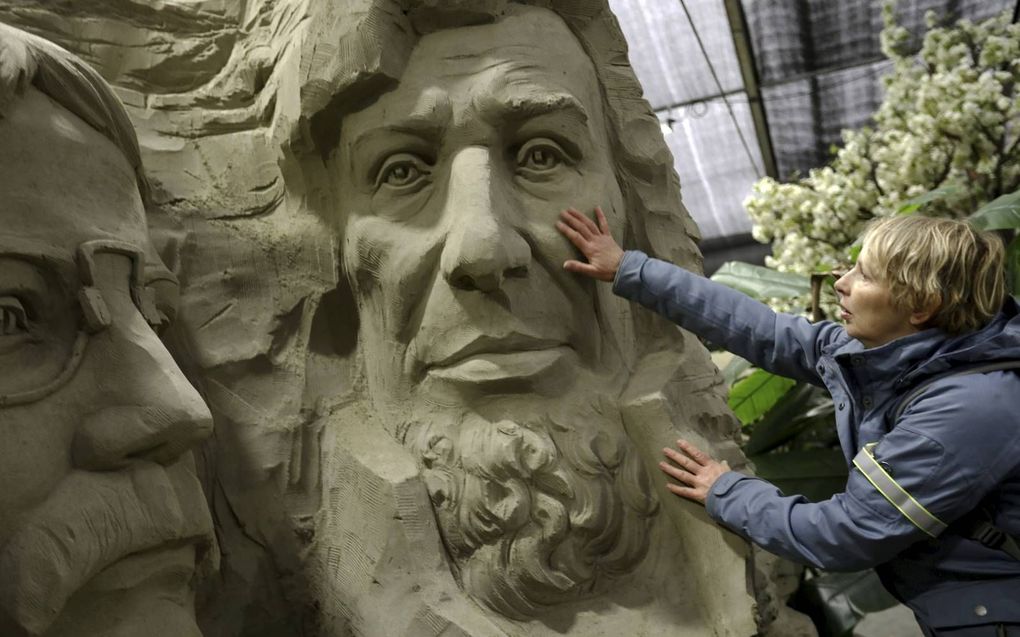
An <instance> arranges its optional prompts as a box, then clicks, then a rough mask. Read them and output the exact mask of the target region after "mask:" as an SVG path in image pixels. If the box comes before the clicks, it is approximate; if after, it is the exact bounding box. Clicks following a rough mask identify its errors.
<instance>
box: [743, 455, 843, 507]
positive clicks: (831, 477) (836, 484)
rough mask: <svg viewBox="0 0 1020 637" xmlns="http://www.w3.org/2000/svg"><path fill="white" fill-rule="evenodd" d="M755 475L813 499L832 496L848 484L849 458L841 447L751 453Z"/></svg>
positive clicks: (814, 500) (793, 492) (791, 492)
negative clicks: (753, 454) (847, 463)
mask: <svg viewBox="0 0 1020 637" xmlns="http://www.w3.org/2000/svg"><path fill="white" fill-rule="evenodd" d="M748 459H749V460H751V461H752V462H753V463H754V466H755V475H757V476H758V477H760V478H764V479H765V480H768V481H769V482H771V483H773V484H774V485H776V486H777V487H779V489H780V490H781V491H782V492H783V493H785V494H787V495H792V494H799V495H803V496H804V497H806V498H807V499H809V500H811V501H812V502H821V501H822V500H828V499H829V498H831V497H832V496H833V495H834V494H836V493H840V492H842V491H843V490H844V489H845V488H846V480H847V466H846V458H845V457H844V456H843V452H842V451H841V450H839V449H801V450H798V451H779V452H774V453H766V454H762V455H757V456H749V457H748Z"/></svg>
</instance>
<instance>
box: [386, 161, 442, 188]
mask: <svg viewBox="0 0 1020 637" xmlns="http://www.w3.org/2000/svg"><path fill="white" fill-rule="evenodd" d="M428 168H429V167H428V164H426V163H425V162H424V161H422V159H421V158H420V157H417V156H415V155H411V154H408V153H399V154H397V155H393V156H391V157H389V158H387V159H386V161H385V162H383V165H382V168H380V169H379V176H378V178H377V179H376V185H377V186H389V187H390V188H408V187H411V186H415V185H419V184H421V183H423V182H424V179H425V177H426V176H427V175H428Z"/></svg>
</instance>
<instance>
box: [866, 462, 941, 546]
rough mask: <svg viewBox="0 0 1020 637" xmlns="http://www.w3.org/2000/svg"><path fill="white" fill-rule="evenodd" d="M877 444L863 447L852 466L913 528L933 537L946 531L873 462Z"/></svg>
mask: <svg viewBox="0 0 1020 637" xmlns="http://www.w3.org/2000/svg"><path fill="white" fill-rule="evenodd" d="M876 444H878V443H875V442H872V443H869V444H866V445H864V447H862V448H861V450H860V452H858V454H857V455H856V456H855V457H854V466H855V467H857V468H858V469H860V470H861V473H863V474H864V477H865V478H867V479H868V482H870V483H871V484H872V486H874V487H875V488H876V489H878V492H879V493H881V494H882V495H883V496H884V497H885V499H886V500H888V501H889V502H890V503H891V504H892V505H893V506H894V507H896V509H897V510H899V512H900V513H902V514H903V515H904V517H906V518H907V519H908V520H910V521H911V522H912V523H913V525H914V526H916V527H917V528H919V529H921V530H922V531H924V532H925V533H927V534H928V535H930V536H932V537H935V536H937V535H939V534H940V533H942V532H943V531H945V530H946V525H945V523H943V522H942V520H940V519H938V518H937V517H935V516H934V515H932V514H931V513H929V512H928V509H926V508H924V507H923V506H921V503H920V502H918V501H917V500H915V499H914V498H913V496H911V495H910V494H909V493H907V492H906V490H905V489H904V488H903V487H901V486H900V485H899V484H897V482H896V481H895V480H893V479H892V476H890V475H889V474H888V473H887V472H886V470H885V469H883V468H882V465H880V464H879V463H878V461H877V460H875V456H874V454H872V452H871V450H872V449H873V448H874V447H875V445H876Z"/></svg>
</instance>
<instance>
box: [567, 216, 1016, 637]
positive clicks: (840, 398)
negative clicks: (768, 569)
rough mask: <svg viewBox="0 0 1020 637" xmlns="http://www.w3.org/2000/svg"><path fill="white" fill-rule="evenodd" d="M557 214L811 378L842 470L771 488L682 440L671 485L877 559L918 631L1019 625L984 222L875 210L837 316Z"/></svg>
mask: <svg viewBox="0 0 1020 637" xmlns="http://www.w3.org/2000/svg"><path fill="white" fill-rule="evenodd" d="M595 216H596V220H595V221H593V220H592V219H590V218H589V217H587V216H586V215H584V214H582V213H580V212H578V211H576V210H567V211H565V212H564V213H563V214H562V215H561V218H560V221H559V222H558V223H557V227H558V228H559V229H560V231H561V232H562V233H563V234H564V235H565V236H566V237H567V238H568V239H569V240H570V241H571V242H572V243H573V244H574V245H575V246H576V247H577V249H578V250H579V251H580V252H581V254H582V255H583V256H584V257H585V259H586V262H582V261H578V260H571V261H567V262H566V263H564V268H566V269H567V270H569V271H572V272H576V273H579V274H582V275H585V276H589V277H592V278H595V279H599V280H602V281H608V282H612V284H613V291H614V292H615V293H616V294H618V295H620V296H622V297H625V298H627V299H630V300H633V301H637V302H638V303H640V304H642V305H644V306H645V307H648V308H649V309H652V310H654V311H656V312H658V313H659V314H661V315H663V316H665V317H666V318H668V319H670V320H672V321H673V322H675V323H677V324H678V325H680V326H682V327H684V328H686V329H688V330H690V331H692V332H694V333H695V334H697V335H699V336H701V337H703V338H705V339H708V340H709V341H712V342H714V343H717V344H719V345H721V346H723V347H725V348H726V349H727V350H729V351H731V352H733V353H735V354H737V355H739V356H743V357H744V358H746V359H748V360H750V361H751V362H753V363H754V364H756V365H758V366H760V367H763V368H765V369H767V370H769V371H772V372H775V373H778V374H782V375H784V376H788V377H791V378H796V379H799V380H803V381H807V382H810V383H813V384H815V385H819V386H823V387H825V388H826V389H827V390H828V391H829V393H830V394H831V395H832V398H833V401H834V403H835V405H836V411H835V413H836V428H837V430H838V433H839V439H840V443H841V445H842V448H843V452H844V454H845V456H846V459H847V462H848V464H850V465H851V472H850V477H849V479H848V481H847V485H846V489H845V491H844V492H843V493H839V494H837V495H835V496H833V497H832V498H831V499H829V500H827V501H824V502H817V503H813V502H809V501H808V500H807V499H805V498H804V497H802V496H796V495H794V496H785V495H783V494H782V493H781V492H780V491H779V490H778V489H777V488H776V487H775V486H773V485H771V484H769V483H768V482H766V481H764V480H760V479H757V478H753V477H751V476H747V475H743V474H740V473H737V472H734V471H730V470H729V468H728V467H727V466H725V464H721V463H718V462H716V461H714V460H713V459H712V458H710V457H708V456H707V455H706V454H705V453H703V452H701V451H700V450H699V449H697V448H695V447H694V446H692V445H690V444H689V443H687V442H684V441H678V442H677V447H678V448H677V449H664V450H663V452H664V454H665V456H666V461H664V462H662V463H661V464H660V468H661V469H662V471H663V472H664V473H666V474H667V475H668V476H670V477H671V478H673V479H675V482H673V481H671V482H670V484H669V489H670V490H671V491H672V492H673V493H675V494H676V495H678V496H681V497H684V498H689V499H691V500H694V501H697V502H701V503H703V504H704V505H705V506H706V507H707V510H708V513H709V515H711V516H712V518H713V519H715V520H716V521H718V522H719V523H721V524H723V525H724V526H726V527H728V528H729V529H731V530H733V531H735V532H737V533H739V534H741V535H743V536H744V537H746V538H748V539H749V540H751V541H753V542H755V543H756V544H758V545H760V546H762V547H763V548H765V549H767V550H769V551H771V552H773V553H776V554H778V555H781V556H783V557H786V558H789V559H792V560H795V561H798V562H802V563H806V564H811V565H814V566H817V567H819V568H824V569H831V570H856V569H863V568H868V567H875V568H876V570H877V572H878V574H879V576H880V577H881V579H882V582H883V583H884V584H885V585H886V587H887V588H888V589H889V590H890V591H891V592H892V593H893V595H895V596H896V597H897V598H898V599H900V600H901V601H902V602H903V603H905V604H906V605H907V606H909V607H910V608H911V609H912V610H913V611H914V613H915V615H916V616H917V620H918V622H919V624H920V625H921V628H922V630H923V631H924V633H925V635H929V636H935V635H938V636H941V635H947V636H953V637H996V636H1002V635H1020V546H1018V544H1017V537H1020V374H1018V373H1017V372H1018V371H1020V370H1014V369H1013V368H1012V367H1013V366H1014V365H1018V366H1020V316H1018V309H1020V308H1018V306H1017V303H1016V302H1015V301H1014V300H1013V299H1012V298H1010V297H1008V296H1007V294H1006V291H1005V282H1004V275H1003V248H1002V244H1001V242H1000V241H999V239H998V237H996V236H995V235H993V234H990V233H983V232H977V231H975V230H973V229H972V228H971V227H970V226H969V225H968V224H966V223H965V222H961V221H952V220H946V219H930V218H926V217H920V216H907V217H895V218H887V219H881V220H878V221H876V222H874V223H872V224H871V225H870V226H869V227H868V228H867V229H866V231H865V233H864V235H863V249H862V250H861V254H860V257H859V259H858V261H857V264H856V265H855V266H854V267H853V269H852V270H850V271H849V272H848V273H847V274H846V275H844V276H843V277H841V278H840V279H839V280H838V281H837V282H836V293H837V297H838V299H839V305H840V309H841V319H842V324H839V323H835V322H831V321H822V322H819V323H809V322H808V321H807V320H805V319H803V318H800V317H797V316H791V315H787V314H781V313H776V312H774V311H772V310H771V309H770V308H768V307H767V306H765V305H763V304H761V303H759V302H757V301H755V300H753V299H750V298H748V297H747V296H744V295H743V294H740V293H739V292H736V291H734V290H731V289H729V288H727V287H724V286H721V285H718V284H715V283H713V282H712V281H709V280H707V279H705V278H704V277H701V276H698V275H697V274H694V273H691V272H687V271H685V270H683V269H681V268H678V267H676V266H674V265H671V264H669V263H665V262H663V261H659V260H656V259H653V258H650V257H648V256H647V255H645V254H644V253H642V252H639V251H636V250H634V251H627V252H624V251H623V250H622V249H621V248H620V247H619V246H618V245H617V243H616V242H615V241H614V239H613V237H612V236H611V235H610V233H609V228H608V224H607V223H606V219H605V217H604V215H603V214H602V211H601V210H599V209H596V210H595Z"/></svg>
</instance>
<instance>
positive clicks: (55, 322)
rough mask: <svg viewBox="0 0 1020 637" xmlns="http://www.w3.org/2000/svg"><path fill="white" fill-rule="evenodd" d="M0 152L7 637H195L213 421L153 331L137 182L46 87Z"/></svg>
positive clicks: (0, 615) (0, 586) (1, 592)
mask: <svg viewBox="0 0 1020 637" xmlns="http://www.w3.org/2000/svg"><path fill="white" fill-rule="evenodd" d="M0 149H2V152H0V227H3V229H4V230H3V233H2V235H0V370H2V372H0V484H3V489H0V573H3V577H2V578H0V634H3V635H29V634H31V635H37V634H40V633H42V632H44V631H45V632H46V634H47V635H58V636H59V635H80V634H110V635H128V634H146V635H150V636H156V637H170V636H171V635H172V636H174V637H180V636H193V637H197V636H198V635H199V632H198V629H197V627H196V625H195V620H194V612H193V610H192V605H193V601H192V591H191V581H192V579H193V577H194V574H195V570H196V560H197V559H198V558H199V557H200V555H201V553H204V552H205V550H206V549H207V548H208V546H209V544H210V539H209V537H210V530H211V525H210V519H209V513H208V511H207V509H206V505H205V500H204V497H203V495H202V492H201V489H200V485H199V484H198V481H197V479H196V478H195V474H194V465H193V460H192V458H191V456H190V454H187V455H183V454H185V452H186V451H187V450H188V449H189V447H191V446H192V445H194V444H195V443H196V442H198V441H200V440H202V439H204V438H205V437H206V436H207V435H208V434H209V431H210V428H211V417H210V414H209V412H208V410H207V409H206V407H205V405H204V404H203V402H202V400H201V398H200V397H199V396H198V394H197V393H196V392H195V390H194V389H193V388H192V387H191V386H190V385H189V384H188V382H187V381H186V380H185V378H184V376H183V375H182V374H181V372H180V370H179V369H178V368H177V366H176V365H175V364H174V362H173V361H172V360H171V358H170V356H169V354H168V353H167V351H166V350H165V349H164V348H163V346H162V344H161V343H160V341H159V339H158V338H157V336H156V334H155V333H154V332H153V330H152V329H151V327H150V325H149V324H148V323H152V322H158V321H159V320H160V318H159V314H158V312H159V310H162V312H163V313H164V314H167V313H172V300H171V299H166V298H162V295H160V294H153V287H155V288H159V289H161V290H162V291H164V292H165V291H168V290H169V291H172V290H170V288H172V282H171V278H169V277H162V279H163V280H162V282H161V283H158V284H155V285H154V286H153V285H150V284H152V283H153V280H154V279H160V278H161V277H160V276H159V273H158V272H155V271H153V270H151V269H150V270H146V269H145V264H144V261H145V258H144V254H145V252H144V250H145V247H146V245H147V241H148V239H147V234H146V227H145V220H144V216H143V210H142V203H141V201H140V199H139V195H138V191H137V186H136V183H135V176H134V174H133V172H132V169H131V167H130V166H129V165H128V163H127V162H126V161H125V159H124V158H123V157H122V156H121V154H120V152H119V151H118V150H117V148H116V147H115V146H114V145H113V144H112V143H111V142H110V141H108V140H107V139H106V138H105V137H103V136H102V135H101V134H99V133H98V132H96V131H95V130H93V129H92V128H90V127H89V126H88V125H86V124H85V123H84V122H82V121H81V120H80V119H78V118H77V117H75V116H74V115H72V114H71V113H69V112H68V111H66V110H64V109H63V108H61V107H59V106H58V105H56V104H55V103H54V102H53V101H52V100H51V99H50V98H48V97H47V96H45V95H43V94H42V93H40V92H38V91H36V90H35V89H29V90H28V91H27V92H26V94H25V95H24V96H22V97H16V98H15V100H14V103H13V104H12V105H11V107H10V108H8V109H7V111H6V112H5V113H4V115H3V117H2V118H0ZM143 311H144V312H143Z"/></svg>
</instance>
